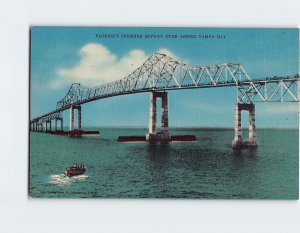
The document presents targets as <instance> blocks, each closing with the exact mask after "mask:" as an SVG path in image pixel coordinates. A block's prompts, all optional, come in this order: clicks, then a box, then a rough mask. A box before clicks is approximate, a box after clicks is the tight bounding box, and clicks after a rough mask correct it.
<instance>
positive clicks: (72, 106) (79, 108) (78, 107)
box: [70, 105, 81, 131]
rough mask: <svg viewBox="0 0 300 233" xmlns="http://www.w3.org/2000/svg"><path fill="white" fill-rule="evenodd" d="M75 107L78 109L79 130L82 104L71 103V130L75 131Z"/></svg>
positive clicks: (79, 127)
mask: <svg viewBox="0 0 300 233" xmlns="http://www.w3.org/2000/svg"><path fill="white" fill-rule="evenodd" d="M74 109H77V117H78V118H77V119H78V122H77V123H78V127H77V129H78V131H80V130H81V106H80V105H78V106H76V105H71V107H70V131H74Z"/></svg>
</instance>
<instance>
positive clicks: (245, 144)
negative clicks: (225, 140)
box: [232, 103, 258, 148]
mask: <svg viewBox="0 0 300 233" xmlns="http://www.w3.org/2000/svg"><path fill="white" fill-rule="evenodd" d="M242 110H245V111H248V112H249V138H248V139H247V140H243V138H242V124H241V122H242V115H241V112H242ZM257 146H258V143H257V140H256V125H255V105H254V104H253V103H237V104H236V108H235V124H234V139H233V141H232V147H233V148H256V147H257Z"/></svg>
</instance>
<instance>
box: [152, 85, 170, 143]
mask: <svg viewBox="0 0 300 233" xmlns="http://www.w3.org/2000/svg"><path fill="white" fill-rule="evenodd" d="M157 98H161V99H162V101H161V105H162V106H161V114H162V116H161V131H160V132H157V131H156V119H157V116H156V115H157V112H156V99H157ZM146 140H147V141H154V142H155V141H169V140H170V135H169V114H168V93H167V92H154V91H153V92H151V93H150V117H149V133H148V134H146Z"/></svg>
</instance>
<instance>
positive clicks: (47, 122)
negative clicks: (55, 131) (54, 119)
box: [46, 120, 52, 132]
mask: <svg viewBox="0 0 300 233" xmlns="http://www.w3.org/2000/svg"><path fill="white" fill-rule="evenodd" d="M48 124H49V129H48ZM51 128H52V127H51V120H47V121H46V132H51Z"/></svg>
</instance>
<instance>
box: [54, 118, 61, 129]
mask: <svg viewBox="0 0 300 233" xmlns="http://www.w3.org/2000/svg"><path fill="white" fill-rule="evenodd" d="M57 121H60V130H57ZM55 131H63V118H56V119H55Z"/></svg>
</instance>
